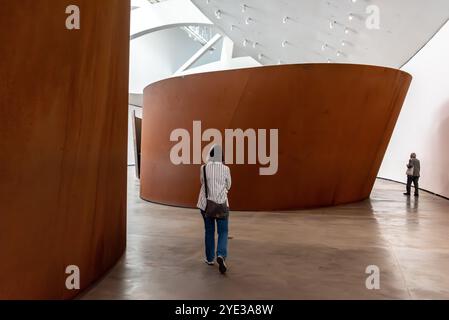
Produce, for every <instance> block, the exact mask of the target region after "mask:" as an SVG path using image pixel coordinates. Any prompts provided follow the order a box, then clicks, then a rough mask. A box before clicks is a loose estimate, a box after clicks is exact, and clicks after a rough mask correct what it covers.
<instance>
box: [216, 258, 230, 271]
mask: <svg viewBox="0 0 449 320" xmlns="http://www.w3.org/2000/svg"><path fill="white" fill-rule="evenodd" d="M217 263H218V265H219V267H218V269H219V270H220V273H221V274H225V273H226V270H228V267H227V266H226V262H225V259H224V258H223V257H218V258H217Z"/></svg>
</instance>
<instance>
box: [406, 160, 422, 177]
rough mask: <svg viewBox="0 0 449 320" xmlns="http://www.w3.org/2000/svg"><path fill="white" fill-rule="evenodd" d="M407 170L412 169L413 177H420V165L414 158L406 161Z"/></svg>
mask: <svg viewBox="0 0 449 320" xmlns="http://www.w3.org/2000/svg"><path fill="white" fill-rule="evenodd" d="M407 167H408V168H413V177H419V176H420V175H421V163H420V162H419V160H418V159H416V158H411V159H410V160H409V161H408V166H407Z"/></svg>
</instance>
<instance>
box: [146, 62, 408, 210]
mask: <svg viewBox="0 0 449 320" xmlns="http://www.w3.org/2000/svg"><path fill="white" fill-rule="evenodd" d="M410 82H411V76H410V75H409V74H407V73H405V72H402V71H399V70H394V69H389V68H383V67H373V66H363V65H346V64H302V65H285V66H270V67H261V68H252V69H241V70H232V71H221V72H211V73H204V74H196V75H190V76H185V77H178V78H172V79H167V80H163V81H160V82H157V83H154V84H152V85H150V86H148V87H147V88H146V89H145V93H144V113H143V132H142V167H141V168H142V169H141V170H142V171H141V196H142V198H143V199H146V200H150V201H154V202H159V203H164V204H171V205H178V206H187V207H195V206H196V202H197V197H198V192H199V187H200V184H199V174H200V166H199V165H178V166H176V165H173V164H172V162H171V161H170V150H171V148H172V146H173V145H174V144H175V142H170V133H171V132H172V130H174V129H176V128H185V129H188V130H189V132H190V134H191V135H192V122H193V121H194V120H200V121H202V130H203V131H204V130H205V129H207V128H217V129H219V130H220V131H221V132H222V134H223V132H224V129H226V128H229V129H236V128H241V129H243V130H245V129H248V128H253V129H279V170H278V172H277V174H275V175H272V176H260V175H259V165H231V166H230V167H231V174H232V178H233V186H232V189H231V192H230V193H229V199H230V205H231V209H233V210H283V209H301V208H312V207H321V206H331V205H337V204H342V203H349V202H354V201H358V200H363V199H365V198H367V197H369V194H370V192H371V189H372V187H373V185H374V181H375V178H376V175H377V172H378V170H379V167H380V165H381V162H382V158H383V156H384V153H385V151H386V148H387V145H388V142H389V139H390V137H391V134H392V131H393V128H394V126H395V123H396V120H397V118H398V115H399V112H400V110H401V107H402V104H403V101H404V99H405V96H406V93H407V90H408V87H409V85H410ZM206 144H207V143H205V142H203V146H205V145H206Z"/></svg>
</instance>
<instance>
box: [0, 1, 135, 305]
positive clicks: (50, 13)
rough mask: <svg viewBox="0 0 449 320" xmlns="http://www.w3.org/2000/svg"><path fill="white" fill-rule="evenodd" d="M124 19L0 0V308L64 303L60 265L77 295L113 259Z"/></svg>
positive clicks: (125, 14)
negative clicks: (69, 271) (73, 273)
mask: <svg viewBox="0 0 449 320" xmlns="http://www.w3.org/2000/svg"><path fill="white" fill-rule="evenodd" d="M71 4H76V5H78V6H79V7H80V10H81V30H76V31H69V30H67V29H66V27H65V21H66V18H67V17H68V15H67V14H66V13H65V12H66V7H67V6H69V5H71ZM129 10H130V4H129V1H126V0H77V1H65V0H58V1H55V0H23V1H12V0H0V57H1V59H0V74H1V76H0V299H10V298H20V299H34V298H37V299H61V298H64V299H65V298H71V297H73V296H74V295H75V294H77V293H79V291H68V290H67V289H66V286H65V281H66V277H67V275H66V274H65V268H66V266H68V265H77V266H79V268H80V271H81V287H82V289H83V288H86V286H88V285H89V284H91V283H92V282H93V281H94V280H96V279H98V278H99V277H100V276H101V275H103V274H104V273H105V272H106V271H107V270H108V269H109V268H110V267H112V266H113V265H114V263H115V262H116V261H117V260H118V259H119V258H120V257H121V255H122V253H123V252H124V249H125V245H126V174H127V168H126V164H127V163H126V161H127V160H126V157H127V147H126V146H127V119H128V106H127V99H128V44H129Z"/></svg>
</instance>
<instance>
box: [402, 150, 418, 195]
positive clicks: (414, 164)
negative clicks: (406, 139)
mask: <svg viewBox="0 0 449 320" xmlns="http://www.w3.org/2000/svg"><path fill="white" fill-rule="evenodd" d="M406 174H407V187H406V189H407V190H406V192H405V193H404V195H405V196H410V194H411V193H410V192H411V188H412V182H413V186H414V187H415V197H419V178H420V176H421V163H420V161H419V160H418V159H417V158H416V153H412V154H411V155H410V160H409V161H408V164H407V172H406Z"/></svg>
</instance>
